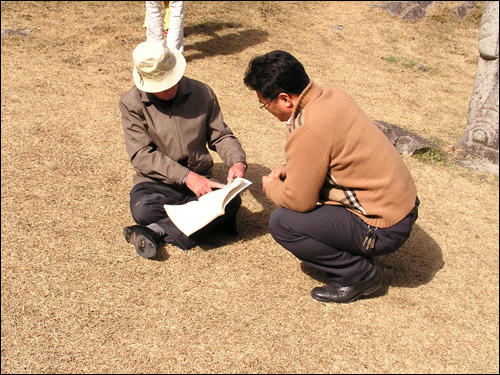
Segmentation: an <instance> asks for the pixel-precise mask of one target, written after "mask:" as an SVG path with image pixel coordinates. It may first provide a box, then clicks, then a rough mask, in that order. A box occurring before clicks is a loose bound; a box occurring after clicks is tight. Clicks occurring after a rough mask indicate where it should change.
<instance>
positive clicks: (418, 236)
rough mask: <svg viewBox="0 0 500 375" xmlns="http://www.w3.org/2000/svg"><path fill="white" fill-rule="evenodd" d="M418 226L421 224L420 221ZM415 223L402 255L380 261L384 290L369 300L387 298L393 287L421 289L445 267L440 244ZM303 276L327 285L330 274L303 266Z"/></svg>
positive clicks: (394, 255) (400, 252)
mask: <svg viewBox="0 0 500 375" xmlns="http://www.w3.org/2000/svg"><path fill="white" fill-rule="evenodd" d="M417 223H418V220H417ZM417 223H415V224H414V225H413V229H412V232H411V235H410V238H409V239H408V240H407V241H406V243H405V244H404V245H403V247H401V249H399V250H398V251H396V252H394V253H392V254H388V255H382V256H380V257H376V258H375V260H374V263H375V264H376V265H377V266H378V267H379V269H380V271H381V277H382V284H383V285H382V288H381V289H380V290H379V291H377V292H376V293H375V294H373V295H371V296H369V297H368V298H375V297H380V296H382V295H385V294H387V292H388V291H389V287H391V286H392V287H402V288H418V287H419V286H421V285H425V284H428V283H429V282H431V281H432V279H433V278H434V276H435V275H436V273H438V272H439V270H441V269H442V268H443V267H444V264H445V263H444V260H443V252H442V251H441V248H440V247H439V245H438V244H437V242H436V241H434V240H433V239H432V237H430V236H429V235H428V234H427V233H426V232H425V231H424V230H423V229H422V228H420V227H419V226H418V224H417ZM301 269H302V272H304V273H305V274H306V275H308V276H310V277H312V278H314V279H316V280H318V281H320V282H322V283H326V273H325V272H323V271H320V270H317V269H314V268H312V267H311V266H309V265H307V264H305V263H302V264H301Z"/></svg>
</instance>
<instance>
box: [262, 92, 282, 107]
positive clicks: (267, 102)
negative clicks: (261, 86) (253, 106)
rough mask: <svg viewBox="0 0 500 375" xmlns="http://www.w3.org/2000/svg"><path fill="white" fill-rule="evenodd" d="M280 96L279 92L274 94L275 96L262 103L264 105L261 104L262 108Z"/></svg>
mask: <svg viewBox="0 0 500 375" xmlns="http://www.w3.org/2000/svg"><path fill="white" fill-rule="evenodd" d="M278 96H279V94H278V95H275V96H273V98H272V99H271V100H269V101H267V102H265V103H264V104H262V105H261V106H260V109H264V108H265V107H266V106H267V105H268V104H269V103H271V102H272V101H273V100H274V99H276V98H277V97H278Z"/></svg>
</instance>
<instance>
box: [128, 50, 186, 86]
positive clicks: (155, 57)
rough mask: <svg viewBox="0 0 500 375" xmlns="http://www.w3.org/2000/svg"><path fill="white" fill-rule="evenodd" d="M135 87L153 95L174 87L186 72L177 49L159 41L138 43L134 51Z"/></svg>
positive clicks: (183, 61) (184, 60)
mask: <svg viewBox="0 0 500 375" xmlns="http://www.w3.org/2000/svg"><path fill="white" fill-rule="evenodd" d="M133 58H134V65H135V66H134V71H133V77H134V82H135V85H136V86H137V88H138V89H139V90H142V91H145V92H150V93H155V92H161V91H165V90H168V89H169V88H171V87H173V86H175V84H176V83H177V82H179V81H180V79H181V78H182V76H183V74H184V71H185V70H186V59H185V58H184V56H183V55H182V53H180V52H179V51H178V50H177V49H175V48H172V49H169V48H168V47H167V46H165V45H164V43H163V42H161V41H154V40H149V41H146V42H142V43H140V44H139V45H138V46H137V47H136V48H135V50H134V53H133Z"/></svg>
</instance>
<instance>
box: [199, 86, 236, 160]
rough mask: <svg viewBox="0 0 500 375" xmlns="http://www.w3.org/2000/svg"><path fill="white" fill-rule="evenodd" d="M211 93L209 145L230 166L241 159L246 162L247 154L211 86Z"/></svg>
mask: <svg viewBox="0 0 500 375" xmlns="http://www.w3.org/2000/svg"><path fill="white" fill-rule="evenodd" d="M209 93H210V100H209V106H208V113H207V122H208V124H207V140H208V147H209V148H210V149H211V150H212V151H216V152H217V154H219V156H220V157H221V159H222V160H223V161H224V162H225V163H226V165H228V166H229V167H232V166H233V165H234V164H236V163H237V162H239V161H241V162H243V163H245V164H246V154H245V151H243V148H242V147H241V143H240V141H239V140H238V138H236V136H235V135H234V134H233V132H232V131H231V129H230V128H229V127H228V126H227V125H226V123H225V122H224V119H223V117H222V112H221V109H220V106H219V102H218V100H217V97H216V96H215V94H214V93H213V91H212V90H211V89H210V88H209Z"/></svg>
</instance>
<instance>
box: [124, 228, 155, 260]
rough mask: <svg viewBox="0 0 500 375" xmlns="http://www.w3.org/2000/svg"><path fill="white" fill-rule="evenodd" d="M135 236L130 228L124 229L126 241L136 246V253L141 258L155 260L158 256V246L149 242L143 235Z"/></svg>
mask: <svg viewBox="0 0 500 375" xmlns="http://www.w3.org/2000/svg"><path fill="white" fill-rule="evenodd" d="M134 234H136V233H135V232H134V231H133V230H130V229H128V228H124V229H123V236H124V237H125V241H127V242H128V243H129V244H132V245H134V246H135V251H136V252H137V254H138V255H139V256H141V257H143V258H148V259H150V258H153V257H154V256H155V255H156V244H155V243H153V242H151V241H150V240H148V239H147V238H146V237H144V236H143V235H142V234H140V235H137V234H136V236H134ZM134 240H135V242H134Z"/></svg>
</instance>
